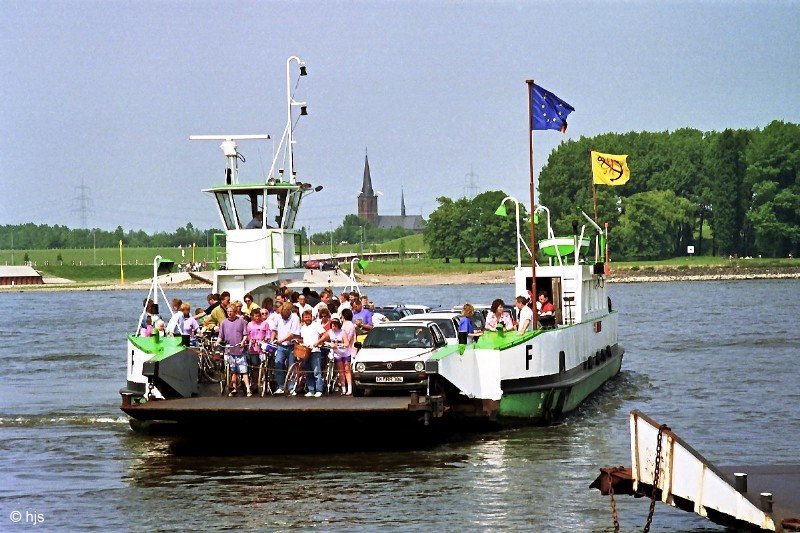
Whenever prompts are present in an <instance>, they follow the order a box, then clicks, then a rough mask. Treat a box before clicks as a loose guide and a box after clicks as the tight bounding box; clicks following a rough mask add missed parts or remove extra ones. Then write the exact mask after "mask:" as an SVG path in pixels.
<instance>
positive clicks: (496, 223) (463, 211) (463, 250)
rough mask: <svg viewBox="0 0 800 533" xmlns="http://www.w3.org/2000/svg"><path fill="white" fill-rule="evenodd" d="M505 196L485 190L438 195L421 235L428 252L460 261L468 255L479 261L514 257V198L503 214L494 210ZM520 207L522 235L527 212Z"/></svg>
mask: <svg viewBox="0 0 800 533" xmlns="http://www.w3.org/2000/svg"><path fill="white" fill-rule="evenodd" d="M505 196H506V194H505V193H504V192H503V191H488V192H484V193H481V194H479V195H477V196H476V197H475V198H473V199H468V198H459V199H457V200H453V199H451V198H447V197H445V196H441V197H439V198H437V199H436V201H437V202H438V203H439V206H438V207H437V208H436V210H435V211H434V212H433V213H431V216H430V218H429V219H428V223H427V225H426V226H425V233H424V235H423V239H424V240H425V243H426V244H427V245H428V251H429V254H430V256H431V257H433V258H442V259H444V261H445V262H446V263H449V262H450V260H451V259H458V260H459V261H461V262H462V263H463V262H465V260H466V258H468V257H469V258H473V257H474V258H476V259H477V260H478V262H480V261H481V260H482V259H491V260H492V261H493V262H496V261H515V260H516V235H517V230H516V214H515V207H514V204H513V202H508V203H506V210H507V214H506V215H505V216H498V215H496V214H495V211H496V210H497V208H498V206H499V205H500V202H502V201H503V198H504V197H505ZM519 208H520V232H522V234H523V238H525V235H527V233H526V232H527V231H528V230H527V229H526V228H529V226H528V214H527V211H526V209H525V206H524V205H522V204H520V206H519ZM525 240H527V239H525ZM523 253H525V252H524V251H523Z"/></svg>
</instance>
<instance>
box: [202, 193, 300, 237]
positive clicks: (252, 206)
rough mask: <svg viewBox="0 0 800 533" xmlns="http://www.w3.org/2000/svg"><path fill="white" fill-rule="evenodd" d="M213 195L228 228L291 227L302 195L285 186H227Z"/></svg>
mask: <svg viewBox="0 0 800 533" xmlns="http://www.w3.org/2000/svg"><path fill="white" fill-rule="evenodd" d="M265 193H266V194H265ZM214 194H215V196H216V199H217V204H218V205H219V210H220V213H221V214H222V219H223V221H224V222H225V227H226V228H227V229H229V230H234V229H261V228H272V229H274V228H291V227H292V226H293V225H294V220H295V217H296V216H297V208H298V207H299V204H300V198H301V192H300V191H298V190H296V189H290V188H288V187H267V188H264V189H244V190H230V189H228V190H224V191H217V192H215V193H214Z"/></svg>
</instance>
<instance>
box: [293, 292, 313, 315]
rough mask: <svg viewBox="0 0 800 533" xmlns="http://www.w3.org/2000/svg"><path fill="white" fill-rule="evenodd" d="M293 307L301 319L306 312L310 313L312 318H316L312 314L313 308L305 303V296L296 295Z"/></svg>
mask: <svg viewBox="0 0 800 533" xmlns="http://www.w3.org/2000/svg"><path fill="white" fill-rule="evenodd" d="M294 306H295V307H297V309H298V311H299V313H298V314H299V315H300V316H301V317H302V316H303V313H305V312H306V311H311V316H312V318H316V316H315V313H314V308H313V307H311V306H310V305H308V304H307V303H306V295H305V294H298V295H297V303H295V304H294Z"/></svg>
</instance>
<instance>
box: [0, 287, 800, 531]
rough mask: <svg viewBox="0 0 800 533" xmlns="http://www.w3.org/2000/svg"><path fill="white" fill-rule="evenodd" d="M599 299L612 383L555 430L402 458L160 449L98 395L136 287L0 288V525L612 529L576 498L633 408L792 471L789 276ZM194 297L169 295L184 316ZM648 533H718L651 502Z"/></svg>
mask: <svg viewBox="0 0 800 533" xmlns="http://www.w3.org/2000/svg"><path fill="white" fill-rule="evenodd" d="M512 290H513V289H512V287H511V286H504V285H488V286H463V287H391V288H388V287H386V288H370V289H369V290H368V291H367V292H368V294H369V297H370V298H371V299H373V300H374V301H376V302H378V303H393V302H407V303H427V304H441V305H445V306H451V305H454V304H460V303H463V302H464V301H465V300H469V301H473V302H481V303H482V302H487V303H488V302H489V301H491V299H493V298H494V297H497V296H500V297H503V298H505V299H506V300H507V301H510V300H511V299H512V296H513V294H512ZM609 290H610V294H611V297H612V298H613V301H614V306H615V308H617V309H619V310H620V328H619V338H620V343H621V344H622V345H623V346H624V347H625V349H626V355H625V359H624V361H623V367H622V372H621V374H620V375H619V376H618V377H617V378H616V379H614V380H612V381H611V382H609V383H607V384H606V386H605V387H604V388H603V390H602V391H601V392H600V393H599V394H596V395H594V396H593V397H591V398H590V399H589V400H588V401H587V402H586V403H584V405H582V406H581V408H580V409H579V410H578V411H577V412H576V413H575V414H573V415H572V416H570V417H568V418H567V419H566V420H565V421H564V422H563V423H561V424H559V425H557V426H554V427H546V428H524V429H517V430H508V431H503V432H498V433H492V434H485V435H477V436H474V437H467V438H465V439H462V440H459V441H457V442H451V443H445V444H441V445H439V446H436V447H434V448H430V449H425V450H419V451H402V452H353V453H330V454H325V453H322V454H319V455H302V456H295V455H288V454H287V455H283V456H257V455H251V454H249V453H248V449H252V443H251V442H248V437H246V436H242V435H239V434H237V433H236V432H235V431H231V436H230V439H229V443H230V444H229V446H228V447H227V448H226V449H224V450H220V453H219V454H209V453H201V454H198V453H196V452H195V453H186V452H183V451H181V448H179V447H176V446H174V441H173V440H172V439H171V438H169V437H145V436H140V435H137V434H134V433H133V432H132V431H131V430H130V429H129V426H128V424H127V420H126V418H125V417H124V416H123V415H122V413H121V412H120V411H119V409H118V406H119V402H120V399H119V395H118V393H117V391H118V389H119V388H120V386H122V385H123V384H124V382H125V363H124V361H125V356H124V334H125V332H126V331H128V330H131V329H133V327H134V325H135V323H136V320H137V317H138V313H139V305H140V304H141V301H142V298H143V297H144V296H145V295H144V294H139V293H136V292H131V291H112V292H25V293H3V294H2V295H0V301H2V303H3V306H4V307H5V309H6V310H7V312H8V315H9V316H8V317H7V318H6V320H4V321H2V323H0V531H16V530H27V529H31V528H34V527H35V528H38V529H47V530H76V529H104V530H105V529H109V530H112V531H117V530H145V529H149V530H153V529H161V530H209V529H221V528H247V529H264V530H276V529H281V530H282V529H288V528H290V527H291V528H299V529H303V530H307V529H319V530H323V531H328V530H342V529H346V530H350V531H374V530H376V529H377V528H389V529H401V530H418V529H423V528H424V529H428V528H432V529H434V530H444V531H457V530H476V529H491V530H514V531H518V530H526V531H612V530H613V527H612V521H611V517H610V511H609V502H608V500H607V499H606V498H605V497H602V496H600V494H599V493H598V492H597V491H594V490H589V488H588V486H589V483H590V482H591V481H592V480H593V479H594V478H595V476H596V475H597V472H598V468H599V467H601V466H612V465H629V464H630V457H629V453H630V451H629V444H628V413H629V412H630V411H631V410H632V409H640V410H642V411H643V412H645V413H646V414H648V415H650V416H651V417H653V418H654V419H655V420H656V421H658V422H663V423H667V424H669V425H670V427H671V428H672V429H673V430H674V431H675V432H677V433H678V434H679V435H681V436H682V437H683V438H684V439H685V440H686V441H687V442H689V443H690V444H691V445H692V446H693V447H694V448H695V449H697V450H698V451H699V452H700V453H702V454H704V455H705V456H706V457H707V458H709V459H711V460H713V461H714V462H716V463H718V464H774V463H796V462H797V456H798V451H799V450H798V445H797V430H798V418H800V416H799V415H798V407H799V406H800V392H798V391H799V390H800V388H798V386H797V384H798V383H799V382H800V328H798V323H799V322H800V320H798V318H799V317H800V280H781V281H767V280H764V281H718V282H690V283H644V284H614V285H611V286H610V289H609ZM204 295H205V293H204V292H201V291H183V292H180V291H178V292H174V293H168V296H169V297H173V296H178V297H181V298H183V299H184V300H188V301H189V302H190V303H191V304H192V305H193V307H195V306H199V305H200V304H201V303H202V302H203V300H204ZM274 438H283V439H286V440H287V446H288V443H290V442H291V441H292V440H294V439H315V438H320V439H325V438H331V436H330V435H327V436H326V435H317V434H315V432H314V429H313V428H309V431H308V432H307V433H306V434H304V435H275V436H274ZM334 438H335V436H334ZM618 507H619V513H620V521H621V523H622V530H623V531H636V530H641V528H642V525H643V524H644V522H645V518H646V514H647V502H646V501H645V500H633V499H631V498H626V497H623V498H621V499H620V501H619V503H618ZM15 512H18V513H19V514H14V513H15ZM16 518H19V519H20V521H19V522H18V523H14V522H13V521H12V519H16ZM33 522H38V523H37V524H36V525H34V523H33ZM652 531H722V528H719V527H718V526H716V525H714V524H712V523H710V522H708V521H705V520H704V519H702V518H699V517H697V516H695V515H692V514H687V513H683V512H681V511H677V510H674V509H672V508H669V507H666V506H664V505H659V506H658V507H657V508H656V512H655V517H654V520H653V527H652Z"/></svg>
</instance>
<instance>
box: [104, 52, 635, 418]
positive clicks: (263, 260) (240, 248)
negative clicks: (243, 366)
mask: <svg viewBox="0 0 800 533" xmlns="http://www.w3.org/2000/svg"><path fill="white" fill-rule="evenodd" d="M293 64H294V65H295V66H296V68H297V69H299V74H300V75H305V73H306V68H305V64H304V63H303V62H302V61H301V60H300V59H299V58H298V57H296V56H292V57H290V58H289V59H288V60H287V62H286V79H287V122H286V126H285V128H284V131H283V135H282V137H281V140H280V144H279V148H278V150H277V153H276V156H275V158H274V159H273V161H272V164H271V167H270V170H269V172H268V173H267V175H266V176H265V177H264V179H263V180H261V181H259V182H257V183H253V182H249V183H244V182H240V181H239V173H238V164H239V161H242V160H243V158H242V157H241V155H240V152H239V150H238V145H237V141H245V140H264V139H268V138H270V136H268V135H196V136H192V137H190V139H192V140H214V141H222V143H221V148H222V150H223V153H224V156H225V158H226V165H225V168H224V173H223V177H224V181H223V183H221V184H219V185H215V186H213V187H211V188H209V189H206V190H205V191H204V192H206V193H209V194H211V195H212V197H213V198H214V200H215V202H216V205H217V209H218V211H219V214H220V218H221V220H222V222H223V224H224V231H225V235H224V237H225V242H224V251H225V258H224V259H225V262H224V264H225V268H224V269H218V270H215V271H214V273H213V287H214V288H213V292H222V291H228V292H230V294H231V299H232V300H235V299H243V296H244V294H245V293H248V292H249V293H251V294H253V296H254V297H255V301H260V300H261V298H263V297H265V296H272V295H273V294H274V291H275V288H276V287H277V286H279V285H280V284H283V283H286V282H287V281H291V280H298V279H301V278H302V276H303V274H304V271H305V269H304V268H302V258H298V257H297V255H298V254H297V251H298V250H296V249H295V239H296V236H297V235H298V232H297V231H296V230H295V229H294V222H295V218H296V216H297V213H298V210H299V209H300V205H301V202H302V200H303V199H304V198H305V197H306V196H307V195H309V194H312V193H314V192H317V191H319V190H320V189H321V187H319V186H317V187H315V186H313V185H311V184H309V183H304V182H301V181H299V180H298V178H297V173H296V171H295V168H294V153H293V151H294V145H295V140H294V137H293V120H294V116H295V115H297V114H298V111H297V110H298V108H299V114H305V102H298V101H295V100H294V97H293V95H292V92H291V81H290V72H291V67H292V65H293ZM280 158H283V161H284V164H283V167H281V166H280V165H279V161H280V160H281V159H280ZM517 205H518V204H517ZM538 213H546V214H547V225H548V236H547V238H546V239H544V240H542V241H541V242H540V243H539V247H538V250H539V251H540V252H541V253H542V254H543V255H544V257H546V258H547V263H548V264H546V265H538V264H536V263H535V262H534V263H532V265H531V266H530V267H523V266H522V265H521V256H520V246H519V244H520V243H523V244H524V240H523V239H522V237H521V235H520V233H519V218H518V219H517V222H518V224H517V266H516V268H515V291H516V294H521V295H527V294H529V292H530V291H531V290H534V289H535V290H545V291H546V292H547V293H549V294H550V295H552V303H553V305H554V308H555V313H554V316H553V317H552V318H551V319H550V321H549V323H537V324H536V327H535V328H534V329H533V330H532V331H529V332H526V333H523V334H519V333H517V332H516V331H486V332H485V333H483V335H481V336H480V337H479V338H478V340H477V341H475V342H470V343H468V344H464V345H452V344H446V343H442V344H441V345H437V346H435V347H433V349H430V350H428V352H426V354H425V357H424V360H423V361H422V362H423V363H424V364H416V363H415V364H414V365H412V366H411V368H410V369H407V368H406V369H405V370H403V368H405V367H403V365H393V364H391V362H388V365H387V367H386V368H380V365H378V366H377V367H376V366H375V365H372V366H371V368H372V372H373V373H374V375H373V376H372V379H375V378H376V377H378V376H382V377H383V378H384V379H382V380H381V381H382V382H391V383H394V384H395V385H396V384H397V383H402V382H403V380H404V379H406V378H407V376H405V375H404V374H403V372H407V371H410V372H413V373H415V376H414V377H413V379H409V382H414V383H417V384H420V383H421V384H424V386H422V387H419V386H418V387H416V388H410V389H408V390H403V388H402V387H400V388H399V389H398V388H397V387H395V391H394V392H395V394H393V395H380V394H377V395H373V396H365V397H357V398H354V397H350V396H336V397H334V396H329V397H324V398H303V397H299V396H297V397H284V396H281V397H277V396H272V395H266V396H265V397H260V396H254V397H252V398H228V397H222V396H220V392H219V387H208V386H203V385H202V384H198V364H197V363H198V357H197V353H196V352H195V351H194V350H192V349H190V348H188V347H186V346H184V345H182V344H181V341H182V339H180V338H171V337H168V338H158V337H140V336H137V335H135V334H131V335H128V338H127V385H126V386H125V387H124V388H123V389H121V390H120V394H121V396H122V405H121V409H122V410H123V411H124V412H125V413H127V414H128V415H129V416H130V417H131V425H132V426H133V427H134V429H146V428H148V427H151V425H152V424H153V423H166V424H172V425H176V426H177V427H178V428H179V429H186V430H190V429H191V430H203V429H209V428H218V427H220V424H223V423H224V424H228V423H231V422H237V421H241V422H245V423H255V424H259V425H261V424H272V423H278V424H281V426H280V427H281V428H287V429H288V428H289V427H290V426H296V427H298V428H301V427H308V425H307V424H309V423H313V424H317V425H318V426H319V427H331V428H333V427H335V428H336V429H337V430H338V431H339V432H340V431H341V430H343V429H344V428H345V427H349V428H351V429H352V428H355V429H358V428H361V429H366V430H367V431H374V430H375V428H377V427H379V426H382V427H391V428H394V429H396V428H400V427H403V428H412V427H413V428H416V429H419V428H432V427H435V428H438V429H443V430H445V431H447V430H448V429H449V428H451V427H454V426H459V427H468V428H469V427H472V428H484V427H487V426H491V427H501V426H504V425H506V424H519V423H544V424H548V423H552V422H554V421H556V420H558V419H559V418H561V417H562V416H563V415H565V414H566V413H569V412H570V411H572V410H573V409H575V408H576V407H577V406H578V405H579V404H580V403H581V402H582V401H583V400H584V399H586V398H587V397H588V396H589V395H590V394H591V393H592V392H594V391H595V390H597V389H598V388H599V387H600V386H601V385H603V383H605V382H606V381H607V380H608V379H610V378H611V377H613V376H614V375H616V374H617V373H618V372H619V370H620V366H621V363H622V357H623V349H622V348H621V347H620V345H619V344H618V342H617V312H616V311H614V310H613V309H612V306H611V301H610V299H609V298H608V295H607V293H606V285H605V273H604V269H603V264H602V263H601V262H600V257H601V256H602V252H603V249H604V247H605V239H604V235H603V233H602V231H601V230H600V228H599V227H597V225H596V224H594V222H593V221H591V219H589V218H588V217H587V220H588V221H589V222H590V223H589V224H584V225H583V226H582V228H581V229H580V232H578V229H577V224H574V225H573V226H574V228H575V229H574V233H575V234H574V235H572V236H568V237H560V238H559V237H556V236H554V235H553V232H552V229H551V227H550V217H549V211H547V209H546V208H545V207H543V206H537V208H536V209H535V210H534V214H535V215H538ZM591 233H594V235H593V236H590V234H591ZM592 240H593V241H594V244H595V246H594V260H593V261H590V260H589V259H588V258H587V255H588V254H587V252H588V251H589V244H590V242H591V241H592ZM526 247H527V245H526ZM534 249H536V248H534ZM529 252H530V250H529ZM534 267H535V268H534ZM534 272H535V276H534ZM157 274H158V259H157V260H156V262H155V264H154V277H153V284H152V286H151V289H150V293H151V294H150V295H149V296H150V297H152V298H153V299H154V300H156V301H157V300H158V298H159V295H161V296H163V301H164V302H165V304H166V302H167V298H166V296H165V295H164V294H163V291H160V288H159V286H158V281H157ZM534 296H535V293H534ZM165 308H166V309H169V305H168V304H167V305H166V306H165ZM143 313H144V311H143ZM142 316H144V315H142ZM542 322H544V321H542ZM357 365H358V356H356V358H355V359H354V367H355V366H357ZM369 377H370V376H367V375H362V376H361V378H362V379H368V378H369Z"/></svg>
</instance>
